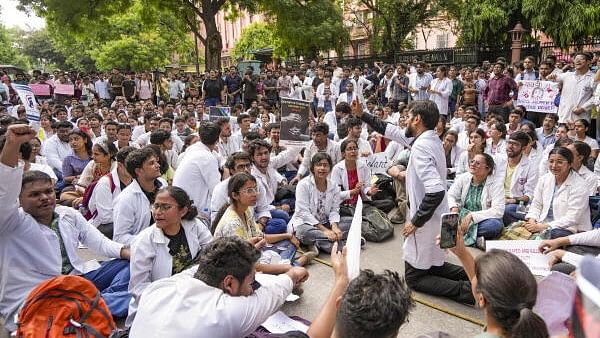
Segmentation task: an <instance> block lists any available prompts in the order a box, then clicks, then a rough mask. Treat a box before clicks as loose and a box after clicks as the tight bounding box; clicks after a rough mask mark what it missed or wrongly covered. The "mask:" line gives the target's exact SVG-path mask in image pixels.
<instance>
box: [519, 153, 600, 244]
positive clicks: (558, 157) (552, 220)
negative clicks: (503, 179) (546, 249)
mask: <svg viewBox="0 0 600 338" xmlns="http://www.w3.org/2000/svg"><path fill="white" fill-rule="evenodd" d="M572 164H573V153H571V151H570V150H569V149H567V148H564V147H555V148H554V149H552V150H551V151H550V155H549V157H548V168H549V170H550V172H549V173H547V174H545V175H544V176H542V177H540V179H539V180H538V183H537V185H536V187H535V192H534V194H533V201H532V203H531V206H530V207H529V212H528V213H527V215H526V216H525V219H526V220H527V223H526V224H525V228H527V230H528V231H530V232H532V233H540V232H545V231H549V234H550V238H558V237H564V236H569V235H572V234H574V233H575V232H579V231H587V230H590V229H591V228H592V224H591V222H590V206H589V203H588V189H587V188H586V186H585V185H586V183H585V181H584V180H583V179H582V178H581V177H580V176H579V174H577V173H576V172H575V171H574V170H572V169H571V165H572Z"/></svg>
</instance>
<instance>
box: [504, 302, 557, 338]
mask: <svg viewBox="0 0 600 338" xmlns="http://www.w3.org/2000/svg"><path fill="white" fill-rule="evenodd" d="M510 337H511V338H547V337H549V334H548V328H547V327H546V323H545V322H544V320H543V319H542V318H541V317H540V316H538V315H537V314H536V313H535V312H533V311H532V310H531V309H530V308H528V307H523V308H522V309H521V311H520V316H519V319H518V320H517V322H516V323H515V325H513V327H512V331H511V332H510Z"/></svg>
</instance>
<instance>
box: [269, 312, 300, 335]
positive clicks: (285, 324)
mask: <svg viewBox="0 0 600 338" xmlns="http://www.w3.org/2000/svg"><path fill="white" fill-rule="evenodd" d="M261 326H262V327H264V328H265V329H267V330H269V332H271V333H275V334H282V333H286V332H289V331H301V332H304V333H306V331H308V326H306V324H304V323H301V322H299V321H297V320H293V319H292V318H290V317H288V316H287V315H286V314H285V313H283V312H281V311H277V312H275V313H274V314H273V315H272V316H271V317H269V318H267V320H266V321H265V322H264V323H262V324H261Z"/></svg>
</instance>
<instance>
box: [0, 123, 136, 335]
mask: <svg viewBox="0 0 600 338" xmlns="http://www.w3.org/2000/svg"><path fill="white" fill-rule="evenodd" d="M34 136H35V131H34V130H33V129H32V128H31V127H29V126H27V125H23V124H19V125H11V126H9V128H8V130H7V132H6V143H5V145H4V148H3V149H2V153H1V154H0V177H2V184H0V248H1V250H0V262H2V263H1V266H2V277H1V278H2V280H0V285H2V286H3V287H2V288H1V289H0V314H1V316H2V317H4V319H5V320H6V323H5V325H6V328H7V329H8V330H10V331H14V330H16V325H15V322H14V318H15V315H16V314H17V312H18V310H19V307H20V306H21V305H22V303H23V301H24V300H25V298H26V297H27V295H28V294H29V293H30V292H31V290H33V289H34V288H35V287H36V286H37V285H38V284H39V283H40V282H42V281H44V280H46V279H48V278H51V277H55V276H59V275H61V274H65V275H68V274H71V275H81V276H83V277H85V278H87V279H88V280H90V281H92V282H93V283H94V284H95V285H96V287H97V288H98V289H99V290H100V291H101V293H102V296H103V297H104V300H105V301H106V303H107V305H108V307H109V309H110V310H111V312H112V314H113V315H115V316H124V315H126V314H127V308H128V305H129V301H130V299H131V296H130V295H129V294H128V293H127V285H128V283H129V262H128V261H127V259H129V249H128V248H126V247H125V246H123V245H121V244H119V243H115V242H113V241H111V240H109V239H108V238H106V237H104V236H103V235H102V234H101V233H100V231H98V230H97V229H96V228H95V227H93V226H91V225H89V224H88V223H87V222H86V220H85V219H84V218H83V216H82V215H81V214H80V213H79V212H78V211H77V210H75V209H72V208H68V207H64V206H57V205H56V193H55V191H54V187H53V185H52V181H51V179H50V177H49V176H48V175H47V174H44V173H42V172H40V171H29V172H27V173H25V175H23V169H22V168H19V167H17V163H18V152H19V147H20V146H21V144H23V143H25V142H28V141H29V140H31V139H32V138H33V137H34ZM17 199H18V200H19V201H20V206H19V203H18V202H17ZM79 242H81V243H82V244H84V245H86V246H88V247H89V248H90V249H91V250H92V251H93V252H94V253H96V254H98V255H101V256H105V257H110V258H122V259H114V260H110V261H106V262H103V263H102V264H101V265H100V264H98V263H97V262H85V261H84V260H83V259H81V258H80V257H79V255H78V254H77V248H78V246H79Z"/></svg>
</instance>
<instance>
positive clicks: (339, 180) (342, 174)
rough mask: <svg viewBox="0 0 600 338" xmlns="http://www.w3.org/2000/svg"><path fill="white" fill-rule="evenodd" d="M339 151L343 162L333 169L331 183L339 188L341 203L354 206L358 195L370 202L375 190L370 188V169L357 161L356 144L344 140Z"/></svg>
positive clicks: (354, 141) (349, 140) (363, 162)
mask: <svg viewBox="0 0 600 338" xmlns="http://www.w3.org/2000/svg"><path fill="white" fill-rule="evenodd" d="M340 151H341V152H342V157H343V158H344V160H343V161H340V162H339V163H338V164H336V165H335V166H334V167H333V170H332V171H331V182H332V183H333V184H335V185H337V186H339V187H340V190H341V193H340V198H341V199H342V201H343V202H342V203H344V204H349V205H356V202H357V200H358V196H359V195H360V196H361V198H362V199H363V201H364V200H370V199H371V198H370V196H371V195H372V194H374V193H375V192H377V188H376V187H371V169H370V168H369V167H367V164H366V163H365V161H359V160H358V143H357V142H356V140H351V139H346V140H344V142H342V144H341V145H340Z"/></svg>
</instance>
